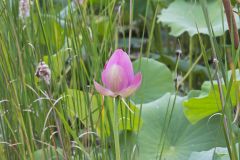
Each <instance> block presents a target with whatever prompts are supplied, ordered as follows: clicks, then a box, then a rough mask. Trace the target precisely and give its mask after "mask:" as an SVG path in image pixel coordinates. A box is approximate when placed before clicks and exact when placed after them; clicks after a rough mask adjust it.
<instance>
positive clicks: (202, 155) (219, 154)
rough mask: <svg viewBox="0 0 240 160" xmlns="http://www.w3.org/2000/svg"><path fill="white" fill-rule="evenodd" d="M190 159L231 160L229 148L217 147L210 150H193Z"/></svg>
mask: <svg viewBox="0 0 240 160" xmlns="http://www.w3.org/2000/svg"><path fill="white" fill-rule="evenodd" d="M188 160H230V157H229V154H228V150H227V148H222V147H216V148H212V149H210V150H208V151H202V152H193V153H192V154H191V156H190V157H189V159H188Z"/></svg>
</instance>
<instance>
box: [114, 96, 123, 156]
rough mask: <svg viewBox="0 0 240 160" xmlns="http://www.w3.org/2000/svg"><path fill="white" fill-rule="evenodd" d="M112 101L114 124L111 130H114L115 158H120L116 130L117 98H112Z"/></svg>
mask: <svg viewBox="0 0 240 160" xmlns="http://www.w3.org/2000/svg"><path fill="white" fill-rule="evenodd" d="M113 103H114V126H113V132H114V142H115V143H114V144H115V154H116V160H121V158H120V145H119V132H118V120H119V119H118V98H117V99H116V98H114V99H113Z"/></svg>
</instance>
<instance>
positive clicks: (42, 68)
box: [35, 61, 51, 85]
mask: <svg viewBox="0 0 240 160" xmlns="http://www.w3.org/2000/svg"><path fill="white" fill-rule="evenodd" d="M35 75H36V76H37V77H38V78H41V79H43V80H44V81H45V82H46V84H48V85H49V84H50V80H51V70H50V69H49V67H48V65H47V64H45V63H44V62H43V61H42V62H40V63H39V64H38V67H37V70H36V73H35Z"/></svg>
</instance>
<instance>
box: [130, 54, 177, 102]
mask: <svg viewBox="0 0 240 160" xmlns="http://www.w3.org/2000/svg"><path fill="white" fill-rule="evenodd" d="M133 66H134V70H135V73H137V72H141V73H142V85H141V87H140V89H139V90H138V91H137V92H136V94H135V95H134V96H133V97H132V100H133V101H134V102H135V103H136V104H139V103H148V102H151V101H154V100H156V99H158V98H160V97H161V96H163V95H164V94H165V93H166V92H173V91H174V81H173V78H172V73H171V71H170V70H169V69H168V68H167V66H166V65H165V64H163V63H160V62H158V61H155V60H153V59H148V58H142V59H140V60H137V61H135V62H134V63H133Z"/></svg>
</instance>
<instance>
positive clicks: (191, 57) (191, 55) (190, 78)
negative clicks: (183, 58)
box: [189, 37, 193, 90]
mask: <svg viewBox="0 0 240 160" xmlns="http://www.w3.org/2000/svg"><path fill="white" fill-rule="evenodd" d="M189 61H190V66H192V63H193V37H190V43H189ZM192 82H193V75H192V73H190V74H189V90H191V89H192Z"/></svg>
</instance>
